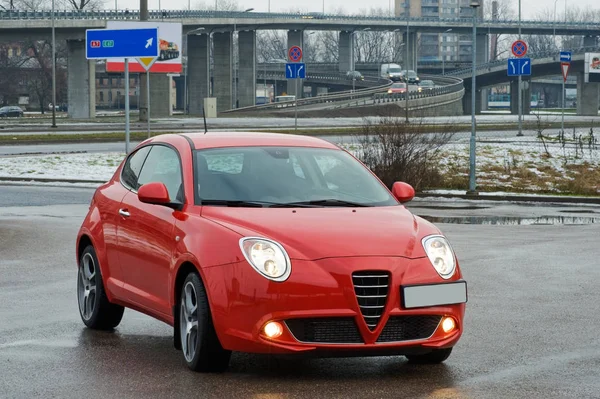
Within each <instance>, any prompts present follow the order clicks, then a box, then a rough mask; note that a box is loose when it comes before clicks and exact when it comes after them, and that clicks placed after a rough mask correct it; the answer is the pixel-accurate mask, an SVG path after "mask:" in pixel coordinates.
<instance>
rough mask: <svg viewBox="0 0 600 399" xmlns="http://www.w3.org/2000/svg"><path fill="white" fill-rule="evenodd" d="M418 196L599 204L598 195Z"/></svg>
mask: <svg viewBox="0 0 600 399" xmlns="http://www.w3.org/2000/svg"><path fill="white" fill-rule="evenodd" d="M416 197H418V198H444V199H456V198H459V199H464V200H472V201H504V202H506V201H508V202H541V203H546V204H550V203H561V204H593V205H600V197H569V196H564V197H553V196H541V195H540V196H530V195H519V194H514V195H486V194H479V195H470V194H433V193H432V194H429V193H418V194H417V195H416Z"/></svg>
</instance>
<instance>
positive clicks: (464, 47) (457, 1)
mask: <svg viewBox="0 0 600 399" xmlns="http://www.w3.org/2000/svg"><path fill="white" fill-rule="evenodd" d="M484 1H487V0H479V4H480V5H481V6H480V7H479V8H478V9H477V10H478V11H477V12H478V17H479V18H483V3H484ZM470 3H471V0H395V5H396V6H395V14H396V16H398V17H402V16H404V14H405V12H406V9H407V8H408V12H409V15H410V17H413V18H431V19H444V18H471V17H472V16H473V10H472V9H471V7H470ZM417 41H418V42H417V51H418V54H419V55H418V59H419V61H420V62H421V61H441V60H444V61H455V62H469V61H470V60H472V51H473V40H472V37H471V35H458V34H454V33H452V31H451V30H450V29H448V31H447V32H445V33H419V35H418V37H417Z"/></svg>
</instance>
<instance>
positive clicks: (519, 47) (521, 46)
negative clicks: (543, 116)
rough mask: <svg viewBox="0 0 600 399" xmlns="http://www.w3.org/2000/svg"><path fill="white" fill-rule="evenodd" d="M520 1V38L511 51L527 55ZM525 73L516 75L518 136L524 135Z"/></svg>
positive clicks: (521, 55)
mask: <svg viewBox="0 0 600 399" xmlns="http://www.w3.org/2000/svg"><path fill="white" fill-rule="evenodd" d="M520 8H521V7H520V2H519V40H515V41H514V42H513V44H512V45H511V51H512V54H513V55H514V56H515V57H518V58H520V57H525V55H526V54H527V43H525V42H524V41H523V40H521V22H520V20H521V16H520ZM529 65H530V68H531V61H530V62H529ZM522 75H523V73H522V72H519V73H518V74H517V75H516V76H518V77H519V83H518V87H519V88H518V92H519V93H518V96H519V104H518V108H519V133H517V136H522V135H523V122H522V120H523V90H522V89H521V88H522V87H523V78H522Z"/></svg>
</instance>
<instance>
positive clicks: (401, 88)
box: [388, 83, 406, 94]
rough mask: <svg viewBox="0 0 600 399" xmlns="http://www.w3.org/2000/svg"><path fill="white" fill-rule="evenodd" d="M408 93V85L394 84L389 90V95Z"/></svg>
mask: <svg viewBox="0 0 600 399" xmlns="http://www.w3.org/2000/svg"><path fill="white" fill-rule="evenodd" d="M394 93H406V83H392V85H391V86H390V88H389V89H388V94H394Z"/></svg>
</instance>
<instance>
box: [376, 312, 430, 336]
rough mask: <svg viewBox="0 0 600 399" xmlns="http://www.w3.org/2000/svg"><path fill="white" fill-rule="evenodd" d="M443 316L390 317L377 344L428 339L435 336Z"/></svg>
mask: <svg viewBox="0 0 600 399" xmlns="http://www.w3.org/2000/svg"><path fill="white" fill-rule="evenodd" d="M441 318H442V317H441V316H393V317H390V318H389V320H388V322H387V324H386V325H385V327H384V328H383V331H382V332H381V334H380V335H379V338H377V342H400V341H411V340H415V339H426V338H429V337H431V336H432V335H433V333H434V332H435V329H436V328H437V326H438V324H440V319H441Z"/></svg>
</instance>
